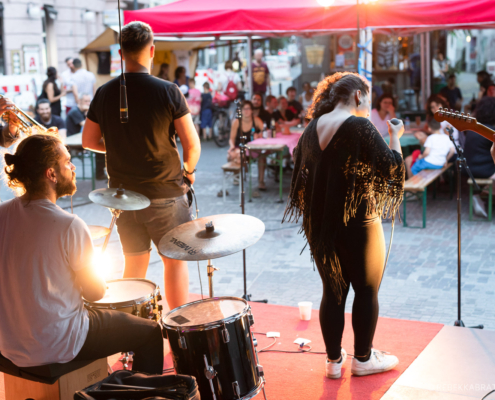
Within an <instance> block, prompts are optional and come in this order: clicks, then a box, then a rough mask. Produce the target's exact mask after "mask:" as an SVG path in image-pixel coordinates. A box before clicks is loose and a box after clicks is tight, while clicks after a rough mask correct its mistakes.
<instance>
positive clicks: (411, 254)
mask: <svg viewBox="0 0 495 400" xmlns="http://www.w3.org/2000/svg"><path fill="white" fill-rule="evenodd" d="M225 153H226V149H220V148H218V147H216V145H215V144H214V143H212V142H206V143H203V153H202V157H201V160H200V163H199V165H198V172H197V182H196V185H195V188H196V193H197V196H198V205H199V209H200V212H199V216H200V217H204V216H208V215H214V214H224V213H239V212H240V208H239V201H238V188H237V187H235V186H233V185H232V184H230V185H229V186H228V190H229V192H230V196H228V198H227V201H226V202H225V203H224V202H223V200H222V198H219V197H217V192H218V191H219V190H221V188H222V174H221V169H220V166H221V165H222V164H224V162H225ZM2 158H3V157H2ZM75 162H76V165H78V164H77V163H78V160H76V161H75ZM78 166H79V171H81V168H80V164H79V165H78ZM255 173H256V171H254V172H253V174H255ZM290 176H291V175H290V173H289V172H286V173H285V174H284V200H285V198H286V196H287V193H288V188H289V182H290ZM253 178H254V175H253ZM254 181H255V178H254V179H253V182H254ZM104 185H105V182H104V181H98V182H97V186H98V187H104ZM267 186H268V191H267V192H261V196H262V197H261V198H257V199H253V201H252V202H251V203H246V214H249V215H253V216H255V217H257V218H260V219H261V220H262V221H263V222H264V223H265V225H266V232H265V234H264V236H263V238H262V239H261V240H260V241H259V242H258V243H256V244H255V245H253V246H252V247H250V248H249V249H248V250H247V270H248V273H247V287H248V293H250V294H252V298H253V299H264V298H266V299H268V300H269V302H270V303H272V304H283V305H291V306H297V303H298V302H299V301H312V302H313V308H318V307H319V303H320V299H321V292H322V287H321V281H320V278H319V276H318V273H317V272H315V271H314V270H313V267H312V264H311V262H310V259H309V252H308V250H305V251H304V252H303V254H302V255H300V254H299V253H300V252H301V249H302V248H303V247H304V244H305V243H304V240H303V238H302V236H301V235H298V226H297V225H295V224H283V225H281V224H280V221H281V218H282V215H283V211H284V208H285V204H279V203H277V202H276V201H277V200H278V184H275V182H274V179H273V173H272V174H271V176H269V177H268V179H267ZM78 187H79V191H78V193H77V194H76V195H75V199H74V203H75V204H76V207H75V209H74V212H76V213H77V214H78V215H79V216H81V217H82V218H83V219H84V220H85V221H86V222H87V223H88V224H94V225H103V226H109V224H110V218H111V216H110V213H109V212H108V211H107V210H106V209H104V208H103V207H99V206H96V205H94V204H86V205H84V204H85V203H87V202H88V201H89V200H88V197H87V195H88V193H89V191H90V189H91V187H90V181H78ZM439 192H440V193H439V194H438V196H437V198H436V199H435V200H433V199H432V198H431V196H429V198H428V214H427V215H428V222H427V228H426V229H412V228H404V227H403V226H402V225H401V223H400V222H397V223H396V228H395V234H394V239H393V245H392V252H391V255H390V260H389V265H388V267H387V269H386V273H385V276H384V280H383V283H382V286H381V290H380V295H379V296H380V316H382V317H391V318H400V319H409V320H419V321H429V322H440V323H444V324H447V325H451V324H453V322H454V321H455V320H456V319H457V239H456V238H457V231H456V226H457V219H456V201H455V199H453V200H449V197H448V190H447V188H446V185H445V186H444V187H443V190H442V188H441V190H440V191H439ZM463 192H464V196H463V216H462V217H463V219H462V224H463V225H462V228H463V232H462V245H463V249H462V260H463V268H462V318H463V321H464V322H465V324H466V325H477V324H484V325H485V328H486V329H492V330H493V329H495V273H494V271H495V268H494V261H495V245H494V244H495V226H494V223H488V222H470V221H469V220H468V208H467V207H468V197H467V193H468V188H467V187H463ZM0 196H1V197H2V199H3V200H5V199H7V198H9V197H12V194H11V193H10V192H9V191H8V190H7V189H6V188H5V185H3V184H2V187H1V188H0ZM59 204H60V205H61V206H62V207H69V205H70V203H69V201H68V200H66V199H61V200H59ZM420 207H421V206H420V203H419V202H416V203H408V223H415V222H417V224H418V225H419V224H420V223H421V213H420ZM383 226H384V231H385V237H386V241H387V245H388V241H389V239H390V230H391V224H390V223H384V225H383ZM239 229H242V226H240V227H239ZM98 243H99V244H100V245H101V241H99V242H98ZM492 245H493V246H492ZM108 252H109V255H110V256H111V265H112V268H113V274H111V276H112V277H114V278H118V277H120V275H121V273H122V270H123V256H122V253H121V247H120V243H119V241H118V236H117V233H116V230H115V231H114V232H113V234H112V237H111V241H110V245H109V248H108ZM214 264H215V266H216V267H218V268H220V271H218V272H216V273H215V278H214V279H215V294H216V295H218V296H228V295H232V296H241V295H242V294H243V279H242V253H237V254H233V255H231V256H228V257H225V258H221V259H217V260H215V262H214ZM189 270H190V271H189V272H190V291H191V292H194V293H200V290H201V289H200V282H199V277H198V267H197V264H196V263H192V262H191V263H189ZM200 271H201V278H202V284H203V291H204V293H205V295H206V294H207V287H208V286H207V276H206V262H200ZM147 278H148V279H151V280H152V281H154V282H156V283H158V284H159V285H160V286H163V284H162V282H163V267H162V263H161V261H160V258H159V257H158V255H157V253H156V251H155V250H153V252H152V257H151V262H150V266H149V270H148V275H147ZM352 299H353V292H352V290H351V291H350V293H349V297H348V300H347V305H346V310H347V311H349V312H350V311H351V308H352Z"/></svg>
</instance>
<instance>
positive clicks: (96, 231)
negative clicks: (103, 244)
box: [88, 225, 110, 240]
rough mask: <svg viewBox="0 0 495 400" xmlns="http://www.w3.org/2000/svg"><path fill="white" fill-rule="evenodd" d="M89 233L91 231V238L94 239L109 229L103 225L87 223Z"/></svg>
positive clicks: (103, 235) (105, 233) (100, 236)
mask: <svg viewBox="0 0 495 400" xmlns="http://www.w3.org/2000/svg"><path fill="white" fill-rule="evenodd" d="M88 228H89V233H91V239H93V240H96V239H100V238H102V237H105V236H107V235H108V233H109V232H110V229H108V228H106V227H104V226H98V225H88Z"/></svg>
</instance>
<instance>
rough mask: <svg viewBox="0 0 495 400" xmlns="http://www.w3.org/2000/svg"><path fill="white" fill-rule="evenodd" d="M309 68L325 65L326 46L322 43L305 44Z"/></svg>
mask: <svg viewBox="0 0 495 400" xmlns="http://www.w3.org/2000/svg"><path fill="white" fill-rule="evenodd" d="M304 50H305V52H306V60H307V61H308V68H321V66H322V65H323V56H324V55H325V46H323V45H321V44H308V45H306V46H304Z"/></svg>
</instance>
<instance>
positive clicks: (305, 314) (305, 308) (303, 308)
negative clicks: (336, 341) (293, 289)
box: [297, 301, 313, 321]
mask: <svg viewBox="0 0 495 400" xmlns="http://www.w3.org/2000/svg"><path fill="white" fill-rule="evenodd" d="M297 305H298V306H299V316H300V318H301V320H302V321H309V320H310V319H311V308H312V307H313V303H312V302H311V301H301V302H299V303H298V304H297Z"/></svg>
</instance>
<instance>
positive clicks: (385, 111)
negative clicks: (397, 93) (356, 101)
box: [371, 93, 396, 137]
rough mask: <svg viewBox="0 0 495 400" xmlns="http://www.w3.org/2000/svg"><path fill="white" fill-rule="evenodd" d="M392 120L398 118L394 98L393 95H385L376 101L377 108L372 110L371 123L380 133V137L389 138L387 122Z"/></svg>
mask: <svg viewBox="0 0 495 400" xmlns="http://www.w3.org/2000/svg"><path fill="white" fill-rule="evenodd" d="M392 118H396V115H395V107H394V98H393V96H392V95H390V94H388V93H384V94H382V95H381V96H380V97H379V98H378V99H377V100H376V108H373V110H371V122H372V123H373V125H375V127H376V129H377V130H378V132H380V135H382V136H383V137H386V136H388V125H387V121H388V120H390V119H392Z"/></svg>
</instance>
